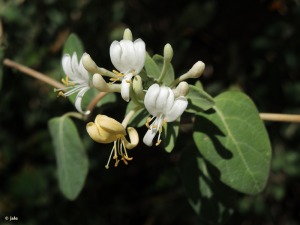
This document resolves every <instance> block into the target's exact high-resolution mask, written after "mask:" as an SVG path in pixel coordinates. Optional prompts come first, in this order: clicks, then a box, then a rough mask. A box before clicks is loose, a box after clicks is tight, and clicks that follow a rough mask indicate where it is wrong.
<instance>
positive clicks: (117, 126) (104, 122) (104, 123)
mask: <svg viewBox="0 0 300 225" xmlns="http://www.w3.org/2000/svg"><path fill="white" fill-rule="evenodd" d="M95 123H96V124H97V125H98V126H99V127H100V128H101V129H104V130H106V131H107V132H108V133H110V134H111V135H125V134H126V131H125V128H124V127H123V125H122V124H121V123H120V122H118V121H117V120H115V119H113V118H111V117H108V116H105V115H101V114H99V115H97V116H96V119H95Z"/></svg>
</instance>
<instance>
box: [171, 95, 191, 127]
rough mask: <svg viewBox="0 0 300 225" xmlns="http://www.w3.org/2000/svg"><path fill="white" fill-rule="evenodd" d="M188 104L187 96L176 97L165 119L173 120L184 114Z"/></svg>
mask: <svg viewBox="0 0 300 225" xmlns="http://www.w3.org/2000/svg"><path fill="white" fill-rule="evenodd" d="M187 105H188V101H187V100H186V98H185V97H183V96H180V97H178V98H176V99H175V101H174V104H173V106H172V108H171V110H170V111H169V112H168V113H167V114H166V117H165V119H166V120H167V122H172V121H174V120H176V119H177V118H178V117H180V116H181V115H182V113H183V112H184V111H185V109H186V107H187Z"/></svg>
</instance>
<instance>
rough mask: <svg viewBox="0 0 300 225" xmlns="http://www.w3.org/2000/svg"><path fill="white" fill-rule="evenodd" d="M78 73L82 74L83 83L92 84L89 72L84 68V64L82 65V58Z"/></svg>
mask: <svg viewBox="0 0 300 225" xmlns="http://www.w3.org/2000/svg"><path fill="white" fill-rule="evenodd" d="M78 72H79V73H80V75H81V76H80V77H81V80H82V82H83V83H89V82H90V77H89V73H88V71H87V70H86V69H85V68H84V66H83V63H82V57H81V59H80V62H79V67H78Z"/></svg>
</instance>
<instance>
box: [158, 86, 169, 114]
mask: <svg viewBox="0 0 300 225" xmlns="http://www.w3.org/2000/svg"><path fill="white" fill-rule="evenodd" d="M169 89H170V88H168V87H160V92H159V95H158V97H157V100H156V104H155V108H156V111H157V112H158V113H163V112H164V111H165V109H166V105H167V103H168V102H167V101H168V97H169V95H170V92H169ZM172 104H173V102H172Z"/></svg>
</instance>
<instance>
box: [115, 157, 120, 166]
mask: <svg viewBox="0 0 300 225" xmlns="http://www.w3.org/2000/svg"><path fill="white" fill-rule="evenodd" d="M119 162H120V160H118V159H116V162H115V167H117V166H118V165H119Z"/></svg>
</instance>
